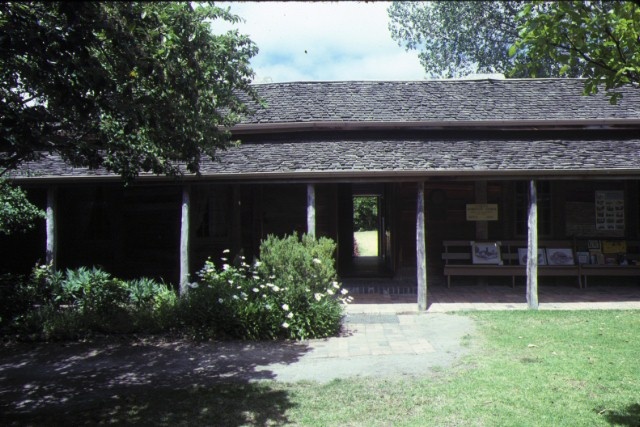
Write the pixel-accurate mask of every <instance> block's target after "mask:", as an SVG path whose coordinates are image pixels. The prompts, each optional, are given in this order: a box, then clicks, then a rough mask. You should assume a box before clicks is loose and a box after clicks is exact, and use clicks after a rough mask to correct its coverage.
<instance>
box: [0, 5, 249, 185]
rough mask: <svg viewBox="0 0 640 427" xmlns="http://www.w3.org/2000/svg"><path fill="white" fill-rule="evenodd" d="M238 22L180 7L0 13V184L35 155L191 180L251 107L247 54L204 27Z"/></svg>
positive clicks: (235, 41)
mask: <svg viewBox="0 0 640 427" xmlns="http://www.w3.org/2000/svg"><path fill="white" fill-rule="evenodd" d="M217 19H222V20H225V21H230V22H237V21H238V20H239V18H238V17H237V16H234V15H232V14H230V13H229V12H228V10H224V9H220V8H218V7H216V6H214V5H213V4H198V5H196V6H192V5H191V3H189V2H180V3H177V2H80V3H75V2H28V3H27V2H24V3H23V2H8V3H1V4H0V53H1V57H2V61H1V62H0V97H1V98H2V102H1V103H0V141H2V148H1V149H0V175H1V174H4V173H5V172H7V171H8V170H10V169H12V168H15V167H17V166H18V165H19V164H20V163H21V162H24V161H27V160H32V159H34V158H37V157H38V155H39V154H40V153H41V152H51V153H58V154H60V155H61V156H62V158H63V159H64V160H65V161H67V162H69V163H71V164H73V165H83V166H90V167H97V166H102V167H105V168H107V169H109V170H111V171H114V172H116V173H118V174H121V175H122V176H123V177H125V178H127V179H132V178H133V177H135V176H136V175H137V174H138V173H139V172H141V171H152V172H154V173H160V174H178V173H180V172H181V170H182V169H181V167H180V165H181V164H184V165H185V166H186V168H187V169H188V170H189V171H192V172H197V171H198V169H199V165H200V161H201V158H202V156H204V155H206V156H210V157H213V156H215V152H216V149H224V148H226V147H228V146H229V145H230V144H231V141H230V134H229V133H228V132H227V131H225V128H227V127H229V126H231V125H233V124H234V123H236V122H237V120H238V115H239V114H241V113H242V112H243V111H244V108H245V107H244V105H243V104H242V103H241V101H240V99H239V98H238V95H237V94H238V92H240V93H242V92H244V93H248V94H250V95H251V96H253V91H252V90H251V88H250V82H251V78H252V76H253V72H252V70H251V69H250V67H249V59H250V58H251V57H252V56H253V55H255V54H256V52H257V48H256V47H255V45H254V44H253V42H251V40H249V39H248V38H247V37H246V36H242V35H240V34H239V33H238V32H237V31H229V32H227V33H226V34H221V35H216V34H214V33H213V32H212V31H211V25H212V22H214V21H215V20H217Z"/></svg>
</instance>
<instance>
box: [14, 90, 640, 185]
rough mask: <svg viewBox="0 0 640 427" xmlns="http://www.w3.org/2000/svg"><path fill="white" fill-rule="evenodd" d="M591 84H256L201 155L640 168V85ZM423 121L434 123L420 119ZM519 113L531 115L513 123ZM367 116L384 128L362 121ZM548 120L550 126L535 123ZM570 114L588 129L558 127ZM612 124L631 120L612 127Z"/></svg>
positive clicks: (416, 167)
mask: <svg viewBox="0 0 640 427" xmlns="http://www.w3.org/2000/svg"><path fill="white" fill-rule="evenodd" d="M583 87H584V81H583V80H579V79H542V80H524V79H523V80H458V81H456V80H444V81H420V82H309V83H275V84H266V85H256V89H257V91H258V93H259V95H260V96H261V97H262V98H263V99H264V100H265V101H266V102H267V108H264V109H263V108H258V107H257V106H255V105H254V106H253V107H254V108H255V112H254V114H253V115H252V116H250V117H247V118H246V119H245V120H244V121H243V123H242V124H241V125H239V127H238V128H237V129H236V130H238V129H239V132H238V134H239V135H240V137H241V138H243V139H245V140H246V143H244V144H242V145H240V146H239V147H234V148H232V149H229V150H227V151H224V152H220V153H219V158H218V159H217V160H216V161H205V162H203V164H202V165H201V173H202V176H203V177H205V178H206V179H213V180H215V179H232V180H242V179H256V180H258V179H278V180H281V179H288V180H309V179H339V178H345V177H348V178H365V177H366V178H371V179H391V178H394V177H399V178H404V179H419V178H420V177H426V176H469V177H474V176H501V177H509V176H514V177H515V176H522V175H526V176H532V177H533V176H555V175H574V176H577V175H580V176H585V175H591V176H610V175H619V176H623V175H624V176H640V90H639V89H634V88H625V89H624V90H622V92H623V94H624V97H623V99H622V100H621V101H620V102H619V104H618V105H611V104H610V103H609V101H608V98H607V97H606V96H605V95H604V94H598V95H595V96H583V95H582V91H583ZM505 122H506V123H511V124H512V125H513V126H511V127H510V126H507V127H508V128H510V129H511V131H508V132H505V131H504V129H503V128H504V123H505ZM533 122H536V123H537V125H536V126H533V125H531V123H533ZM336 123H338V125H337V126H336ZM340 123H345V124H347V125H349V126H350V125H352V124H356V126H355V127H349V126H345V127H341V126H339V124H340ZM402 123H408V124H409V125H410V126H407V127H406V129H404V128H403V126H398V124H402ZM418 123H420V124H426V126H424V128H422V127H421V126H415V127H413V125H414V124H418ZM443 123H449V124H450V126H441V125H442V124H443ZM474 123H483V124H485V126H484V131H482V132H476V131H473V132H471V131H468V129H469V128H471V127H473V126H470V124H474ZM519 123H527V124H528V126H523V129H516V130H513V127H516V128H517V127H518V126H517V125H518V124H519ZM545 123H547V124H548V125H544V124H545ZM370 124H377V126H372V128H375V129H376V132H363V131H362V129H367V126H368V125H370ZM540 124H542V125H541V126H540V127H541V128H543V129H546V131H544V132H543V131H538V130H536V127H537V126H538V125H540ZM572 124H573V125H576V124H578V125H577V126H575V127H578V128H580V130H578V131H575V132H574V133H572V132H566V131H565V132H560V131H556V130H555V129H556V128H558V129H559V128H566V127H569V128H572V126H571V125H572ZM291 125H296V126H297V128H295V129H293V128H288V127H287V126H291ZM323 125H326V127H323ZM358 125H365V126H363V127H361V128H358ZM430 126H432V127H430ZM616 127H624V128H627V130H626V131H624V132H622V131H619V130H610V129H611V128H616ZM440 128H448V129H447V130H444V131H442V130H440V131H436V130H435V129H440ZM592 128H593V129H592ZM602 128H605V129H609V130H602ZM251 129H254V130H253V131H251ZM459 129H463V130H464V129H467V131H466V132H464V131H463V132H461V131H459ZM524 129H526V130H524ZM549 129H554V130H553V131H551V132H550V131H549ZM629 129H631V130H629ZM291 130H295V133H291V132H290V131H291ZM327 130H332V132H328V131H327ZM243 133H246V134H250V133H253V134H254V135H244V136H243ZM15 176H16V177H17V178H18V179H26V180H35V179H54V180H55V179H86V178H92V177H93V178H98V179H104V178H110V179H113V178H116V177H115V176H114V175H113V174H110V173H108V172H106V171H104V170H89V169H87V168H72V167H70V166H68V165H66V164H65V163H64V162H62V161H61V159H60V158H59V157H57V156H47V157H45V158H43V159H42V160H41V161H39V162H37V163H31V164H25V165H23V167H22V168H21V169H20V170H19V171H17V173H16V175H15ZM152 176H153V175H151V174H142V175H141V177H142V178H143V179H145V178H148V177H152Z"/></svg>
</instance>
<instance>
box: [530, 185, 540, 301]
mask: <svg viewBox="0 0 640 427" xmlns="http://www.w3.org/2000/svg"><path fill="white" fill-rule="evenodd" d="M527 228H528V235H527V307H528V308H529V309H531V310H537V309H538V201H537V194H536V182H535V180H533V179H532V180H531V181H530V182H529V218H528V222H527Z"/></svg>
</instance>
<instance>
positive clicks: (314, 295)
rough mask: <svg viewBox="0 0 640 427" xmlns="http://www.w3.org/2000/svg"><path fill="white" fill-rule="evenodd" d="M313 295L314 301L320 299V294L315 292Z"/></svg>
mask: <svg viewBox="0 0 640 427" xmlns="http://www.w3.org/2000/svg"><path fill="white" fill-rule="evenodd" d="M313 297H314V298H315V299H316V301H320V300H321V299H322V294H319V293H317V292H316V293H315V294H313Z"/></svg>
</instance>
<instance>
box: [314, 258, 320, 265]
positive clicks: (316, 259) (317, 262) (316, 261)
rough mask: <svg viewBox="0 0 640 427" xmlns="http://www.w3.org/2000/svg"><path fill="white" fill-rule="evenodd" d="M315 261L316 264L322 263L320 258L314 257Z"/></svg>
mask: <svg viewBox="0 0 640 427" xmlns="http://www.w3.org/2000/svg"><path fill="white" fill-rule="evenodd" d="M313 263H314V264H322V261H320V260H319V259H318V258H314V259H313Z"/></svg>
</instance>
